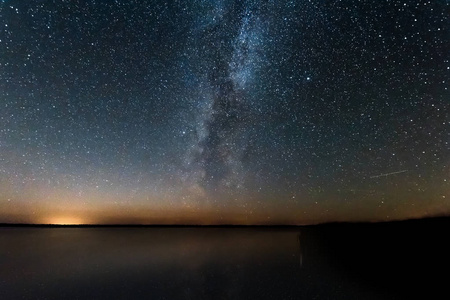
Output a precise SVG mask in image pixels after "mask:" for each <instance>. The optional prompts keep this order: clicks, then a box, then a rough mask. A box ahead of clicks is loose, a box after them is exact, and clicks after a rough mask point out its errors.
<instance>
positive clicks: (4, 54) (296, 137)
mask: <svg viewBox="0 0 450 300" xmlns="http://www.w3.org/2000/svg"><path fill="white" fill-rule="evenodd" d="M166 2H169V3H170V4H168V3H166ZM449 16H450V3H449V1H446V0H433V1H425V0H423V1H422V0H414V1H395V0H390V1H386V0H380V1H374V0H373V1H369V0H367V1H364V0H362V1H346V0H342V1H331V0H326V1H319V0H301V1H257V0H250V1H228V0H222V1H221V0H216V1H214V0H193V1H181V0H180V1H137V0H136V1H119V0H116V1H112V0H111V1H106V0H105V1H101V0H97V1H81V0H80V1H76V0H73V1H72V0H71V1H69V0H66V1H62V0H61V1H57V0H54V1H45V0H42V1H19V0H17V1H12V0H11V1H8V0H2V1H0V222H24V223H28V222H30V223H64V224H68V223H133V224H137V223H139V224H310V223H318V222H326V221H385V220H394V219H405V218H419V217H425V216H433V215H448V214H450V135H449V133H450V112H449V111H450V91H449V79H450V78H449V77H450V43H449V40H450V23H449Z"/></svg>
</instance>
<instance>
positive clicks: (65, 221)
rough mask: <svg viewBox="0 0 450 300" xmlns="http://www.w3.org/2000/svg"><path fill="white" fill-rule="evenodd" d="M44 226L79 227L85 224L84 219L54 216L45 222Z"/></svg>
mask: <svg viewBox="0 0 450 300" xmlns="http://www.w3.org/2000/svg"><path fill="white" fill-rule="evenodd" d="M44 223H46V224H52V225H80V224H87V223H86V221H85V220H84V219H82V218H81V217H76V216H55V217H51V218H49V219H48V220H46V222H44Z"/></svg>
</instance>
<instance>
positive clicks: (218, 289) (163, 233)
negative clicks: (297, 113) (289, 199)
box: [0, 222, 448, 299]
mask: <svg viewBox="0 0 450 300" xmlns="http://www.w3.org/2000/svg"><path fill="white" fill-rule="evenodd" d="M445 223H446V224H448V222H445ZM352 226H355V225H352ZM352 226H350V225H347V226H335V227H333V226H328V227H326V226H325V227H313V228H312V227H307V228H300V229H298V228H294V229H292V228H287V229H286V228H281V229H280V228H279V229H274V228H154V227H144V228H101V227H100V228H99V227H94V228H12V227H3V228H0V299H408V298H409V297H410V296H411V295H414V294H417V293H425V294H427V293H432V292H433V291H437V290H438V289H439V287H440V282H439V278H438V277H437V276H436V273H434V272H435V271H438V268H439V267H438V263H440V262H441V259H442V258H443V257H445V255H444V254H445V253H448V252H446V251H447V250H448V246H446V247H447V248H445V245H444V243H442V242H439V241H436V240H435V239H434V238H429V237H428V238H425V239H424V236H421V234H423V231H421V230H418V228H422V227H420V226H418V225H408V226H406V225H401V226H400V225H382V226H381V228H380V227H375V225H365V227H364V226H362V227H358V228H357V229H355V228H356V227H352ZM383 226H384V227H383ZM389 226H391V227H389ZM427 243H428V244H427ZM433 243H434V244H433ZM434 247H441V249H437V250H436V249H435V248H434ZM443 247H444V248H443ZM439 255H442V256H439ZM430 264H434V265H430ZM435 269H436V270H435ZM433 276H436V280H429V279H430V278H433ZM404 280H406V283H405V281H404ZM427 295H428V296H430V295H431V294H427Z"/></svg>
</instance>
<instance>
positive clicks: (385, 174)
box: [370, 170, 408, 178]
mask: <svg viewBox="0 0 450 300" xmlns="http://www.w3.org/2000/svg"><path fill="white" fill-rule="evenodd" d="M405 172H408V170H401V171H397V172H391V173H384V174H380V175H374V176H370V178H378V177H383V176H384V177H387V176H391V175H394V174H400V173H405Z"/></svg>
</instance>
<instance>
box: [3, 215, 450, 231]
mask: <svg viewBox="0 0 450 300" xmlns="http://www.w3.org/2000/svg"><path fill="white" fill-rule="evenodd" d="M419 223H420V224H421V225H433V224H436V225H437V224H438V223H447V224H448V225H450V216H449V217H429V218H423V219H407V220H393V221H380V222H329V223H319V224H305V225H284V224H279V225H277V224H274V225H267V224H261V225H237V224H223V225H217V224H213V225H200V224H67V225H65V224H27V223H0V227H36V228H59V227H63V228H68V227H73V228H84V227H86V228H93V227H131V228H136V227H174V228H189V227H195V228H202V227H204V228H307V227H310V228H311V227H335V226H339V227H353V226H368V227H380V226H381V227H383V226H390V225H411V224H419Z"/></svg>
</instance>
